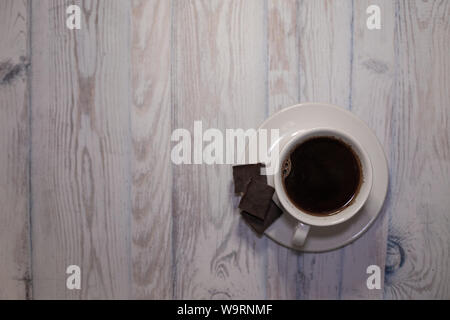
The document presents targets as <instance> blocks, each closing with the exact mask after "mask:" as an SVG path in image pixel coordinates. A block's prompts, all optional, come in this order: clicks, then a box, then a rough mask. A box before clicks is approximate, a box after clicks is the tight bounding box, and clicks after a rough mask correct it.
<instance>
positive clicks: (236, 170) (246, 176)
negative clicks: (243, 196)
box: [233, 163, 267, 193]
mask: <svg viewBox="0 0 450 320" xmlns="http://www.w3.org/2000/svg"><path fill="white" fill-rule="evenodd" d="M263 166H264V165H263V164H262V163H256V164H243V165H238V166H233V180H234V192H235V193H242V192H245V189H246V188H247V184H248V183H249V182H250V179H252V178H253V179H255V180H258V181H260V182H263V183H266V184H267V178H266V176H264V175H261V167H263Z"/></svg>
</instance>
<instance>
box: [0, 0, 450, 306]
mask: <svg viewBox="0 0 450 320" xmlns="http://www.w3.org/2000/svg"><path fill="white" fill-rule="evenodd" d="M72 3H75V4H78V5H79V6H80V7H81V9H82V16H81V17H82V28H81V30H69V29H68V28H66V18H67V15H66V8H67V6H68V5H69V4H72ZM371 4H376V5H378V6H380V8H381V21H382V28H381V29H380V30H368V28H367V27H366V20H367V18H368V14H367V13H366V9H367V7H368V6H369V5H371ZM0 40H1V46H0V150H1V151H0V213H1V214H0V298H17V299H26V298H34V299H53V298H59V299H80V298H81V299H94V298H100V299H110V298H137V299H171V298H177V299H185V298H200V299H219V298H224V299H228V298H231V299H239V298H241V299H247V298H252V299H260V298H261V299H265V298H267V299H279V298H287V299H311V298H329V299H360V298H369V299H379V298H384V299H409V298H439V299H443V298H446V299H449V298H450V142H449V141H450V53H449V52H450V1H448V0H441V1H421V0H416V1H410V0H403V1H391V0H353V1H352V0H336V1H322V0H320V1H318V0H304V1H294V0H283V1H280V0H246V1H240V0H223V1H219V0H214V1H208V0H204V1H195V0H192V1H190V0H172V1H166V0H161V1H158V0H141V1H138V0H134V1H121V0H108V1H106V0H98V1H63V0H49V1H44V0H40V1H26V0H0ZM305 101H316V102H328V103H333V104H337V105H340V106H342V107H344V108H346V109H349V110H351V111H352V112H353V113H355V114H356V115H358V116H359V117H360V118H362V119H363V120H364V121H365V122H366V123H367V124H368V125H369V126H370V127H371V128H372V129H373V130H374V132H375V133H376V135H377V137H378V138H379V140H380V141H381V143H382V145H383V147H384V150H385V152H386V155H387V159H388V163H389V170H390V185H389V192H388V196H387V199H386V202H385V205H384V207H383V210H382V212H381V215H380V217H379V218H378V219H377V221H376V223H375V225H373V226H372V227H371V228H370V230H369V231H368V232H367V233H365V234H364V235H363V236H362V237H361V238H360V239H359V240H357V241H356V242H354V243H353V244H351V245H349V246H346V247H344V248H342V249H340V250H336V251H332V252H328V253H322V254H301V253H297V252H294V251H292V250H289V249H286V248H283V247H280V246H278V245H276V244H275V243H273V242H272V241H270V240H269V239H267V238H265V237H263V238H258V237H257V236H255V234H254V233H253V232H252V231H251V230H250V229H249V228H248V227H247V225H246V224H245V223H244V222H243V221H242V219H241V218H240V215H239V212H238V209H237V203H238V198H237V197H236V196H235V195H234V194H233V192H232V191H233V189H232V188H233V185H232V179H231V178H232V175H231V166H230V165H175V164H173V163H172V162H171V159H170V152H171V148H172V147H173V143H172V142H171V141H170V137H171V134H172V131H173V130H175V129H177V128H186V129H188V130H192V129H193V124H194V121H196V120H201V121H202V122H203V126H204V128H218V129H220V130H225V129H226V128H256V127H258V125H259V124H260V123H261V122H262V121H263V120H264V119H266V118H267V117H268V116H269V115H271V114H273V113H275V112H276V111H278V110H280V109H282V108H284V107H287V106H289V105H293V104H296V103H299V102H305ZM72 264H74V265H78V266H80V267H81V274H82V281H81V290H68V289H67V288H66V279H67V276H68V275H67V274H66V268H67V266H69V265H72ZM369 265H378V266H380V268H381V270H382V273H383V275H382V288H381V289H380V290H376V289H375V290H369V289H368V288H367V286H366V279H367V277H368V275H367V274H366V268H367V267H368V266H369Z"/></svg>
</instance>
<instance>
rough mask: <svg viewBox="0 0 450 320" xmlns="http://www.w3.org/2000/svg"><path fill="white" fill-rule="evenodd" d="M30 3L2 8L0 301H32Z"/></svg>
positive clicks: (3, 4) (11, 3)
mask: <svg viewBox="0 0 450 320" xmlns="http://www.w3.org/2000/svg"><path fill="white" fill-rule="evenodd" d="M28 18H29V17H28V6H27V1H15V0H6V1H1V2H0V39H1V46H0V150H1V153H0V244H1V250H0V283H1V286H0V299H25V298H31V294H32V288H31V281H30V279H31V267H30V230H29V228H30V225H29V214H28V213H29V180H28V179H29V147H30V143H29V137H30V126H29V108H28V100H29V91H28V81H27V79H28V76H27V75H28V67H29V52H28V49H29V48H28V23H29V20H28Z"/></svg>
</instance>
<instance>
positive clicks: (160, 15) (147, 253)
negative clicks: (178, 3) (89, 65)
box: [131, 0, 173, 299]
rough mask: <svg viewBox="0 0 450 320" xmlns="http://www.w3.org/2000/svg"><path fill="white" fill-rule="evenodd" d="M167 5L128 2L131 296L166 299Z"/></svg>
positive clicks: (168, 283) (168, 232) (169, 293)
mask: <svg viewBox="0 0 450 320" xmlns="http://www.w3.org/2000/svg"><path fill="white" fill-rule="evenodd" d="M171 8H172V4H171V1H159V0H151V1H147V0H139V1H133V2H132V43H131V55H132V56H131V58H132V60H131V68H132V80H131V81H132V108H133V109H132V113H131V130H132V138H133V141H132V144H133V153H132V159H131V165H132V175H133V176H132V178H133V180H132V182H133V183H132V188H131V195H132V214H133V220H132V229H131V231H132V252H133V254H132V268H133V282H132V286H133V287H132V290H133V291H132V295H133V297H134V298H139V299H144V298H149V299H168V298H171V297H172V293H173V277H172V236H171V235H172V223H171V222H172V194H171V190H172V170H171V167H172V166H171V160H170V135H171V125H170V124H171V97H170V94H171V91H170V88H171V83H170V81H171V77H170V72H171V21H172V20H171Z"/></svg>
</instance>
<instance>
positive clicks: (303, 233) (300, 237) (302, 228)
mask: <svg viewBox="0 0 450 320" xmlns="http://www.w3.org/2000/svg"><path fill="white" fill-rule="evenodd" d="M308 232H309V225H307V224H304V223H301V222H299V223H297V226H296V227H295V232H294V235H293V237H292V243H293V244H294V246H296V247H301V246H303V244H304V243H305V241H306V237H307V235H308Z"/></svg>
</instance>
